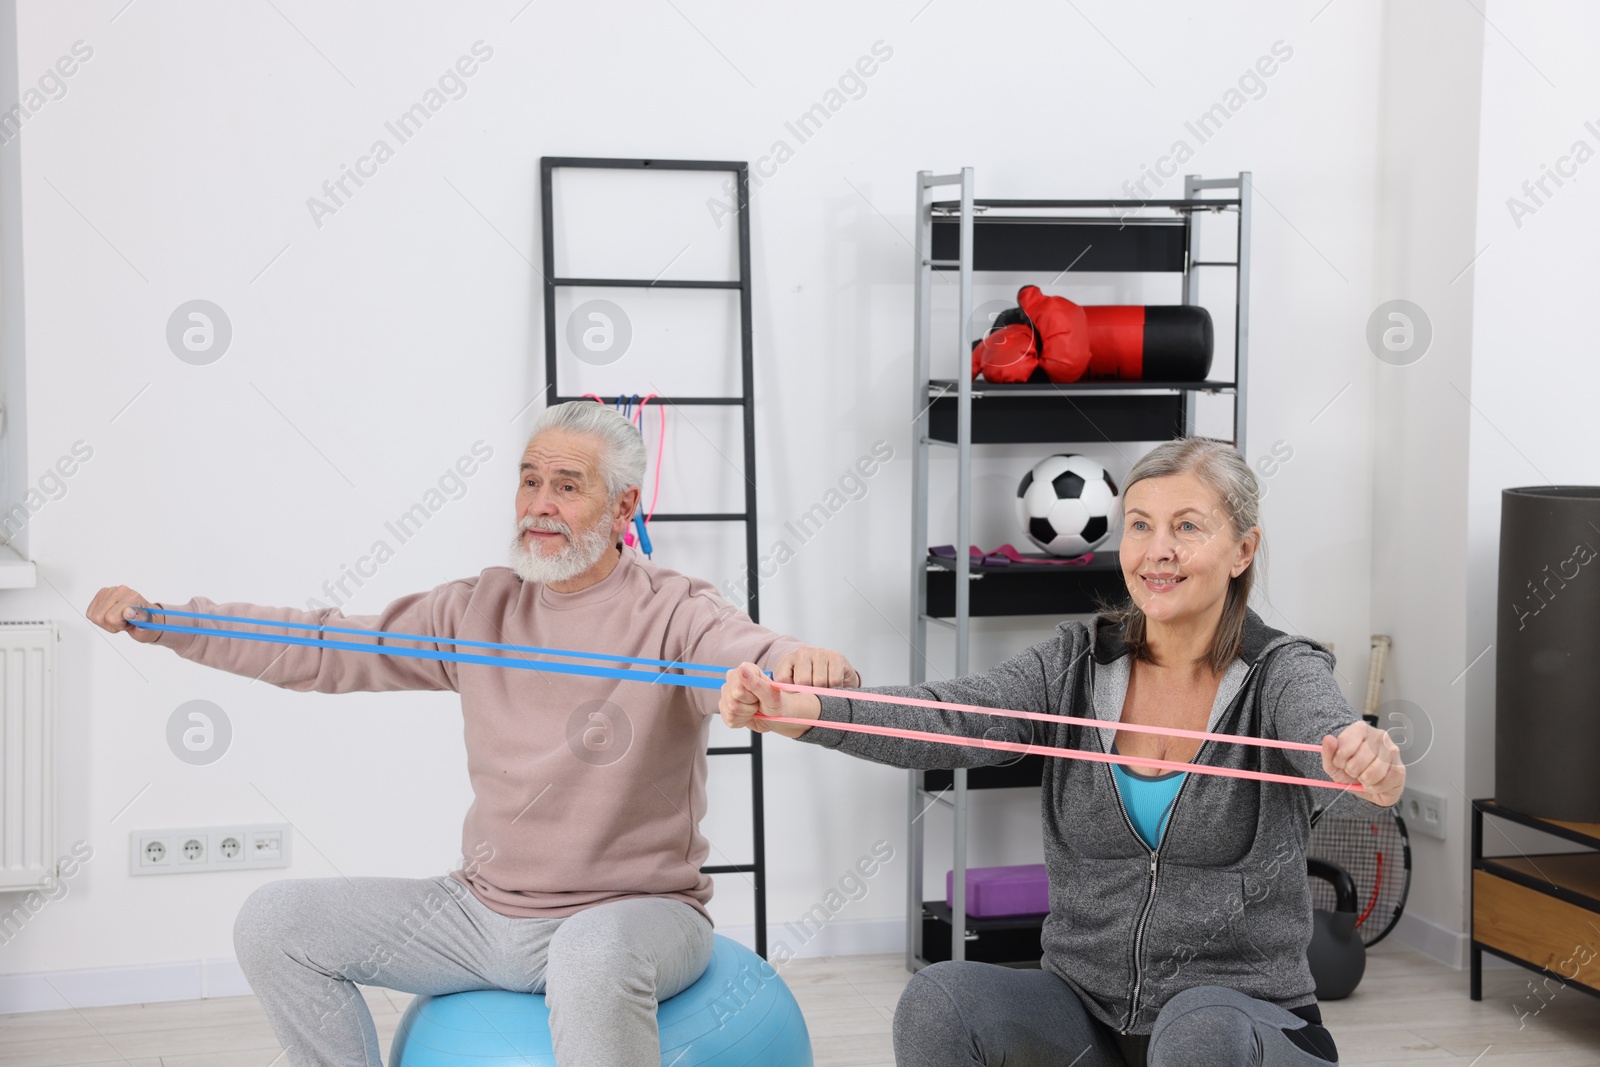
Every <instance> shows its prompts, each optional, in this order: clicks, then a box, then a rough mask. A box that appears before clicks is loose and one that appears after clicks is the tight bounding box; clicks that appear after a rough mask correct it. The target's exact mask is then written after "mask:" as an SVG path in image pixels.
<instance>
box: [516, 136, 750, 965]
mask: <svg viewBox="0 0 1600 1067" xmlns="http://www.w3.org/2000/svg"><path fill="white" fill-rule="evenodd" d="M560 168H567V169H577V170H636V171H683V170H689V171H728V172H730V173H731V174H732V175H733V178H734V181H735V183H736V188H737V193H738V199H737V201H736V203H737V204H738V205H739V210H738V213H737V214H738V222H739V277H737V278H733V279H725V280H710V281H706V280H695V279H687V280H681V279H680V280H668V279H644V278H564V277H560V276H558V275H557V274H556V246H555V225H554V222H555V187H554V183H553V181H552V178H553V176H554V173H555V171H556V170H557V169H560ZM539 177H540V183H539V185H540V197H541V199H540V207H541V211H542V219H543V230H544V235H543V239H544V366H545V381H546V383H548V384H547V386H546V388H548V389H549V391H550V394H551V396H550V403H551V404H561V403H565V402H567V401H569V400H582V399H584V398H583V397H582V396H569V395H565V394H563V393H562V392H561V388H560V386H559V385H558V384H557V383H558V381H559V379H558V378H557V376H556V367H557V361H556V351H557V349H556V290H557V289H561V288H579V287H582V288H625V289H732V290H736V291H737V292H738V294H739V368H740V369H739V384H740V389H739V395H738V396H661V397H657V398H655V400H654V401H653V403H657V404H666V405H669V406H672V407H738V408H740V409H741V410H742V414H743V416H744V510H743V511H734V512H657V513H656V514H655V516H654V517H653V518H652V519H651V520H650V521H651V522H742V523H744V547H745V588H746V589H748V590H749V592H748V593H747V594H746V606H745V613H746V614H747V615H749V616H750V618H751V620H752V621H754V622H759V621H761V601H760V597H761V583H760V581H759V576H758V575H757V574H756V568H757V559H758V551H757V548H756V396H755V373H754V353H753V336H754V334H753V331H752V330H751V325H750V213H749V210H748V209H749V204H750V166H749V164H748V163H745V162H724V161H719V160H708V159H597V158H590V157H576V156H545V157H543V158H542V159H540V160H539ZM602 399H603V401H604V402H605V403H615V402H616V399H617V398H616V397H603V398H602ZM749 734H750V741H749V744H746V745H722V746H714V747H712V748H709V749H707V750H706V755H708V756H748V757H750V796H751V812H750V818H751V831H750V838H751V860H750V862H749V863H728V864H718V865H715V866H708V867H702V868H700V870H701V872H702V873H704V874H749V875H750V876H751V877H752V878H753V879H754V882H755V920H756V954H757V955H758V956H760V957H762V958H763V959H765V958H766V955H767V859H766V856H767V844H766V813H765V801H764V795H765V794H764V791H763V766H762V760H761V735H760V734H758V733H756V732H754V731H750V732H749Z"/></svg>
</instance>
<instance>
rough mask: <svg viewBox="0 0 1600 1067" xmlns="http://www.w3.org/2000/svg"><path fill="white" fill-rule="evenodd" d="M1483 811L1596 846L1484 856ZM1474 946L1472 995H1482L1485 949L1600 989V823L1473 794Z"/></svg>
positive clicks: (1594, 991)
mask: <svg viewBox="0 0 1600 1067" xmlns="http://www.w3.org/2000/svg"><path fill="white" fill-rule="evenodd" d="M1485 816H1492V817H1494V818H1497V819H1505V820H1508V821H1510V822H1515V823H1521V824H1522V825H1524V826H1531V827H1533V828H1534V829H1537V830H1542V831H1543V832H1545V833H1547V834H1553V835H1555V836H1556V837H1560V838H1564V839H1566V840H1568V841H1571V842H1573V843H1574V844H1578V845H1582V846H1584V847H1585V848H1587V849H1589V850H1590V851H1587V852H1557V853H1541V854H1537V855H1528V854H1525V853H1517V854H1515V855H1510V856H1485V855H1484V854H1483V820H1484V817H1485ZM1471 951H1472V960H1471V966H1472V978H1471V981H1472V999H1473V1000H1482V999H1483V954H1484V953H1485V952H1491V953H1493V954H1494V955H1496V956H1499V957H1501V958H1503V959H1508V960H1510V961H1512V962H1513V963H1517V964H1521V965H1522V966H1523V967H1526V968H1528V969H1529V970H1531V971H1535V972H1537V973H1538V974H1542V975H1544V976H1545V977H1546V978H1547V979H1549V980H1551V981H1554V982H1559V983H1560V985H1561V986H1573V987H1575V988H1577V989H1581V990H1583V991H1585V992H1587V993H1592V994H1594V995H1595V996H1600V823H1580V822H1561V821H1557V820H1554V819H1540V818H1536V817H1534V816H1531V815H1524V814H1522V813H1521V812H1517V811H1512V810H1510V809H1509V808H1505V807H1503V806H1501V805H1500V804H1498V803H1496V802H1495V801H1493V800H1478V801H1474V802H1473V805H1472V950H1471ZM1556 988H1560V987H1559V986H1558V987H1556Z"/></svg>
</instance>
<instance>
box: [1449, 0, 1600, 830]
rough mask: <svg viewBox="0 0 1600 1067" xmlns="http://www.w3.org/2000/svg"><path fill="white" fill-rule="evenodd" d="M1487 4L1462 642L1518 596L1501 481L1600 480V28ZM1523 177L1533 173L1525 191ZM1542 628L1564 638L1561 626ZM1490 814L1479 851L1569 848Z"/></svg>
mask: <svg viewBox="0 0 1600 1067" xmlns="http://www.w3.org/2000/svg"><path fill="white" fill-rule="evenodd" d="M1486 14H1487V15H1488V17H1489V18H1490V20H1492V21H1493V23H1494V25H1495V26H1496V27H1497V28H1498V30H1499V31H1500V32H1499V33H1498V34H1495V33H1490V34H1488V35H1486V36H1485V38H1484V57H1483V100H1484V106H1483V126H1482V132H1481V136H1480V145H1479V161H1478V175H1479V177H1478V208H1477V229H1478V239H1477V240H1478V246H1479V248H1484V249H1486V250H1485V251H1484V253H1483V257H1482V258H1481V259H1480V260H1479V261H1478V265H1477V266H1476V267H1475V268H1474V272H1473V273H1474V276H1475V277H1474V282H1475V290H1474V295H1473V303H1474V306H1475V310H1474V316H1473V332H1472V348H1473V356H1472V389H1471V396H1472V400H1473V408H1474V411H1473V414H1472V418H1471V450H1470V456H1469V459H1468V470H1469V472H1470V476H1469V481H1468V501H1467V556H1466V566H1467V571H1466V573H1467V646H1466V647H1467V649H1468V652H1469V654H1471V655H1475V654H1476V653H1477V651H1478V650H1481V649H1484V648H1487V647H1489V646H1490V645H1492V644H1493V642H1494V641H1495V640H1496V627H1497V625H1498V623H1499V620H1500V618H1501V616H1502V614H1503V613H1505V612H1509V611H1512V610H1513V609H1512V596H1513V593H1511V592H1508V593H1507V594H1505V595H1501V594H1500V593H1499V592H1498V588H1497V587H1498V581H1499V558H1500V556H1499V552H1500V494H1501V490H1503V489H1509V488H1513V487H1517V486H1529V485H1550V484H1554V485H1597V484H1600V453H1597V451H1596V449H1595V445H1594V439H1593V434H1592V430H1593V426H1594V413H1593V408H1594V398H1595V396H1596V395H1597V394H1600V366H1597V365H1596V363H1595V362H1594V360H1593V359H1591V358H1590V356H1589V349H1590V344H1589V338H1590V337H1592V336H1593V333H1594V327H1593V323H1592V321H1591V320H1592V314H1591V313H1592V310H1593V307H1594V294H1595V292H1596V291H1597V288H1600V266H1597V265H1596V264H1595V263H1594V262H1593V257H1592V256H1590V255H1588V254H1587V249H1586V247H1585V246H1586V245H1587V243H1588V239H1589V236H1590V235H1592V234H1593V233H1594V232H1595V230H1596V227H1597V226H1600V193H1597V191H1596V188H1595V183H1594V180H1593V175H1592V174H1591V173H1590V172H1594V169H1595V167H1596V163H1595V157H1596V154H1597V153H1600V72H1597V71H1596V70H1595V69H1594V64H1593V62H1592V58H1591V57H1590V56H1589V55H1588V54H1587V53H1586V49H1585V47H1584V42H1587V41H1593V40H1595V35H1596V33H1597V32H1600V11H1596V10H1595V9H1594V8H1593V7H1591V6H1589V5H1586V4H1580V3H1563V4H1558V5H1555V6H1554V7H1544V8H1541V9H1539V10H1538V11H1537V12H1535V11H1532V10H1529V9H1528V8H1527V7H1525V6H1523V5H1518V4H1506V3H1494V4H1491V5H1489V8H1488V9H1487V11H1486ZM1578 142H1583V143H1584V145H1585V146H1586V147H1584V148H1581V149H1580V148H1578V147H1577V145H1578ZM1576 156H1583V157H1584V158H1585V160H1586V161H1587V163H1586V165H1584V166H1581V167H1578V168H1577V177H1576V179H1575V180H1573V179H1570V178H1565V177H1563V178H1562V182H1563V183H1564V184H1562V185H1557V184H1556V183H1555V182H1554V181H1552V180H1550V179H1548V178H1545V177H1544V174H1545V170H1546V168H1551V169H1552V170H1554V169H1557V168H1559V169H1560V170H1561V171H1564V172H1566V173H1567V174H1571V173H1572V171H1573V167H1574V165H1575V163H1576V159H1575V157H1576ZM1595 173H1600V172H1595ZM1557 176H1558V177H1560V175H1557ZM1585 178H1589V179H1590V180H1589V181H1587V182H1585V181H1584V179H1585ZM1541 180H1543V181H1544V185H1543V188H1542V189H1540V188H1539V186H1538V184H1537V183H1538V182H1540V181H1541ZM1524 182H1529V183H1533V193H1532V195H1530V193H1529V192H1528V191H1527V190H1524V188H1523V184H1524ZM1513 198H1514V199H1515V200H1516V201H1517V204H1515V205H1513V204H1512V203H1511V201H1512V199H1513ZM1529 577H1532V575H1530V576H1529ZM1545 639H1546V640H1549V641H1550V642H1552V644H1555V645H1558V646H1559V645H1560V643H1561V641H1562V637H1561V635H1559V634H1550V635H1548V636H1547V637H1546V638H1545ZM1569 651H1577V652H1579V653H1580V654H1587V653H1591V652H1592V650H1590V649H1569ZM1479 668H1482V671H1481V673H1480V670H1479ZM1471 677H1472V679H1473V682H1474V684H1473V685H1471V686H1469V687H1468V689H1467V704H1466V722H1467V736H1468V737H1469V738H1470V739H1471V742H1472V743H1471V744H1469V745H1468V746H1467V748H1466V751H1465V753H1464V755H1465V765H1464V767H1463V769H1462V777H1463V779H1464V780H1465V782H1466V783H1467V789H1468V792H1470V793H1471V794H1472V795H1473V796H1492V795H1493V794H1494V723H1495V701H1494V695H1495V653H1494V652H1493V651H1491V652H1490V653H1489V654H1488V655H1487V656H1485V657H1484V658H1483V661H1482V663H1480V664H1479V667H1475V668H1473V671H1472V674H1471ZM1485 825H1486V830H1485V837H1484V844H1485V848H1486V850H1491V851H1500V852H1506V853H1514V851H1515V850H1517V849H1525V850H1528V851H1569V850H1570V846H1568V845H1566V844H1565V843H1564V842H1559V841H1555V842H1553V839H1550V838H1546V837H1543V836H1542V835H1523V834H1515V833H1512V834H1507V833H1506V832H1505V831H1506V829H1507V824H1504V823H1497V822H1496V820H1492V819H1490V820H1486V821H1485ZM1510 829H1511V830H1515V829H1517V828H1516V827H1510Z"/></svg>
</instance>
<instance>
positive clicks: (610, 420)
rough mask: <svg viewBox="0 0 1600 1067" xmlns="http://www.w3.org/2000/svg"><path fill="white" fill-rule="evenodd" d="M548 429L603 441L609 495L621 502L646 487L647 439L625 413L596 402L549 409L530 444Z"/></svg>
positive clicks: (603, 469)
mask: <svg viewBox="0 0 1600 1067" xmlns="http://www.w3.org/2000/svg"><path fill="white" fill-rule="evenodd" d="M546 430H565V431H566V432H568V433H574V434H585V435H587V436H589V437H593V438H596V439H597V440H599V442H600V475H601V477H603V478H604V479H605V483H606V495H607V496H608V497H610V498H611V499H612V500H615V499H617V498H618V497H619V496H621V495H622V494H623V493H625V492H627V491H628V490H629V489H633V488H642V487H643V486H644V467H645V455H644V439H643V438H641V437H640V436H639V431H638V430H637V429H636V428H635V427H634V425H633V423H631V422H629V421H628V420H627V419H625V418H623V417H622V413H621V412H619V411H617V410H616V409H615V408H611V407H607V406H606V405H605V404H597V403H595V402H594V401H593V400H572V401H569V402H567V403H565V404H557V405H555V406H554V407H549V408H545V409H544V410H543V411H541V412H540V413H539V417H538V418H537V419H535V420H534V422H533V433H531V434H529V435H528V443H529V444H530V445H531V444H532V443H533V439H534V438H535V437H538V436H539V435H540V434H541V433H543V432H544V431H546Z"/></svg>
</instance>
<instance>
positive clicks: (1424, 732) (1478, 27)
mask: <svg viewBox="0 0 1600 1067" xmlns="http://www.w3.org/2000/svg"><path fill="white" fill-rule="evenodd" d="M1483 41H1484V25H1483V20H1482V19H1481V18H1479V17H1478V15H1477V14H1476V13H1475V12H1473V11H1472V10H1471V9H1470V8H1468V7H1466V6H1464V5H1459V4H1452V3H1447V2H1439V3H1431V2H1430V3H1407V4H1390V5H1387V6H1386V7H1385V9H1384V48H1383V101H1384V106H1383V129H1382V145H1383V154H1382V166H1381V169H1380V172H1379V196H1380V201H1381V205H1382V207H1381V214H1380V219H1379V247H1378V270H1377V275H1376V279H1375V280H1376V283H1377V284H1376V288H1375V289H1374V291H1373V293H1372V299H1371V303H1370V305H1369V308H1368V310H1369V311H1371V310H1372V309H1374V308H1378V307H1380V306H1381V305H1384V304H1386V303H1387V302H1388V301H1391V300H1396V299H1400V300H1409V301H1411V302H1412V303H1413V304H1415V305H1417V306H1418V307H1420V308H1421V309H1422V315H1421V317H1420V318H1418V325H1419V326H1420V323H1421V321H1422V320H1423V319H1425V320H1426V321H1427V322H1428V323H1429V324H1430V325H1431V331H1432V342H1431V345H1430V346H1429V347H1428V348H1427V350H1426V351H1424V352H1422V353H1421V355H1420V356H1416V352H1415V351H1413V352H1406V353H1397V354H1395V356H1393V357H1392V358H1394V359H1395V360H1397V361H1399V362H1398V363H1388V362H1384V361H1382V360H1379V359H1377V358H1373V359H1372V368H1373V372H1374V373H1375V375H1376V404H1375V409H1374V410H1375V418H1374V430H1375V438H1374V449H1373V462H1372V480H1373V482H1372V484H1373V509H1372V540H1371V548H1372V629H1373V631H1374V632H1376V633H1385V634H1388V635H1389V636H1390V637H1392V638H1393V639H1394V647H1393V652H1392V655H1391V658H1390V660H1389V667H1388V670H1387V672H1386V688H1385V692H1384V701H1385V705H1386V706H1385V707H1384V708H1383V709H1382V715H1383V717H1384V720H1385V721H1384V722H1383V725H1384V726H1385V728H1390V729H1394V728H1399V729H1400V730H1405V729H1407V728H1408V727H1409V728H1410V732H1411V734H1412V736H1411V737H1410V738H1408V739H1407V740H1408V745H1407V747H1408V748H1409V749H1410V751H1408V752H1407V753H1406V756H1407V758H1408V760H1409V761H1410V763H1411V766H1410V768H1409V778H1408V782H1409V784H1411V785H1413V786H1417V787H1420V788H1424V789H1427V790H1429V791H1431V792H1434V793H1440V794H1443V795H1444V796H1445V797H1446V798H1447V802H1448V805H1449V808H1448V811H1449V814H1450V828H1449V830H1448V831H1447V834H1448V836H1447V837H1446V839H1445V840H1443V841H1439V840H1435V839H1433V838H1429V837H1425V836H1422V835H1420V834H1416V833H1413V834H1412V835H1411V852H1412V862H1413V877H1412V888H1411V895H1410V898H1409V900H1408V901H1407V904H1406V918H1407V926H1405V927H1403V928H1402V929H1401V936H1403V937H1407V938H1408V939H1409V940H1411V941H1412V943H1414V944H1416V945H1418V947H1422V948H1425V949H1427V950H1428V951H1430V952H1433V953H1434V954H1436V955H1438V956H1441V957H1444V958H1453V957H1455V956H1456V955H1457V954H1458V953H1459V951H1460V946H1459V944H1458V943H1457V940H1458V939H1456V938H1453V937H1452V936H1450V934H1451V932H1454V931H1460V930H1462V929H1464V925H1463V916H1464V914H1465V911H1464V909H1465V903H1464V901H1465V874H1464V871H1465V869H1466V863H1467V852H1468V847H1467V846H1468V838H1467V825H1468V824H1467V815H1466V812H1467V805H1466V800H1467V797H1466V796H1464V795H1463V793H1462V790H1464V789H1466V784H1465V782H1464V780H1463V777H1462V774H1461V768H1462V765H1463V763H1462V761H1463V759H1464V753H1465V751H1466V748H1467V745H1468V744H1469V738H1468V730H1467V728H1466V723H1465V711H1464V709H1465V697H1464V693H1465V692H1468V691H1470V690H1471V689H1473V688H1474V687H1477V686H1480V685H1482V684H1483V682H1482V679H1483V677H1484V675H1483V674H1482V673H1481V672H1483V671H1484V670H1485V669H1486V667H1485V665H1486V663H1487V660H1480V661H1479V662H1478V663H1477V664H1476V665H1475V666H1474V667H1473V668H1472V670H1471V671H1470V672H1465V673H1463V672H1464V668H1466V666H1467V664H1468V662H1469V661H1470V660H1471V659H1472V656H1473V655H1474V654H1475V653H1476V652H1477V651H1481V646H1480V647H1479V648H1478V649H1475V650H1474V651H1473V652H1466V651H1465V646H1466V644H1467V643H1468V641H1467V636H1466V627H1467V622H1466V609H1467V587H1466V584H1465V583H1463V582H1460V581H1453V580H1450V578H1449V576H1452V575H1460V574H1462V573H1464V572H1465V570H1466V557H1467V545H1466V539H1465V537H1464V536H1463V535H1462V531H1463V530H1464V529H1465V527H1466V513H1467V452H1468V447H1467V443H1468V427H1469V411H1470V408H1469V401H1468V397H1471V396H1473V395H1474V394H1473V389H1472V385H1473V383H1472V366H1473V363H1472V361H1473V358H1474V355H1475V352H1474V345H1473V341H1474V336H1473V329H1472V324H1473V318H1472V316H1473V289H1472V284H1473V283H1472V278H1473V275H1472V272H1471V271H1470V270H1468V269H1467V267H1468V264H1469V263H1471V262H1472V259H1473V256H1474V254H1475V253H1476V252H1477V250H1478V248H1479V247H1480V246H1481V243H1482V242H1478V243H1477V244H1475V243H1474V241H1475V231H1476V225H1475V223H1476V215H1477V199H1476V197H1477V188H1478V186H1477V162H1478V120H1479V115H1478V112H1479V103H1478V102H1479V79H1480V72H1481V68H1482V62H1483ZM1391 321H1392V320H1388V319H1384V322H1385V324H1386V325H1388V324H1389V323H1390V322H1391ZM1365 326H1366V316H1365V315H1364V316H1363V317H1362V320H1361V321H1358V322H1352V323H1351V324H1350V325H1349V327H1348V328H1347V332H1348V333H1350V334H1352V335H1353V340H1354V342H1355V343H1356V344H1358V345H1361V346H1362V347H1363V349H1365V347H1366V342H1365V341H1364V340H1363V339H1362V334H1363V331H1364V328H1365ZM1415 343H1419V344H1420V342H1415ZM1369 355H1371V353H1369ZM1412 357H1416V358H1415V359H1414V360H1413V361H1410V362H1407V360H1411V359H1412ZM1491 580H1492V577H1491ZM1490 666H1491V667H1492V665H1490ZM1491 692H1492V688H1491ZM1396 716H1405V718H1404V719H1402V718H1398V717H1396ZM1397 736H1404V735H1403V734H1399V733H1397ZM1473 795H1474V796H1476V795H1478V794H1473ZM1418 920H1420V922H1419V921H1418Z"/></svg>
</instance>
